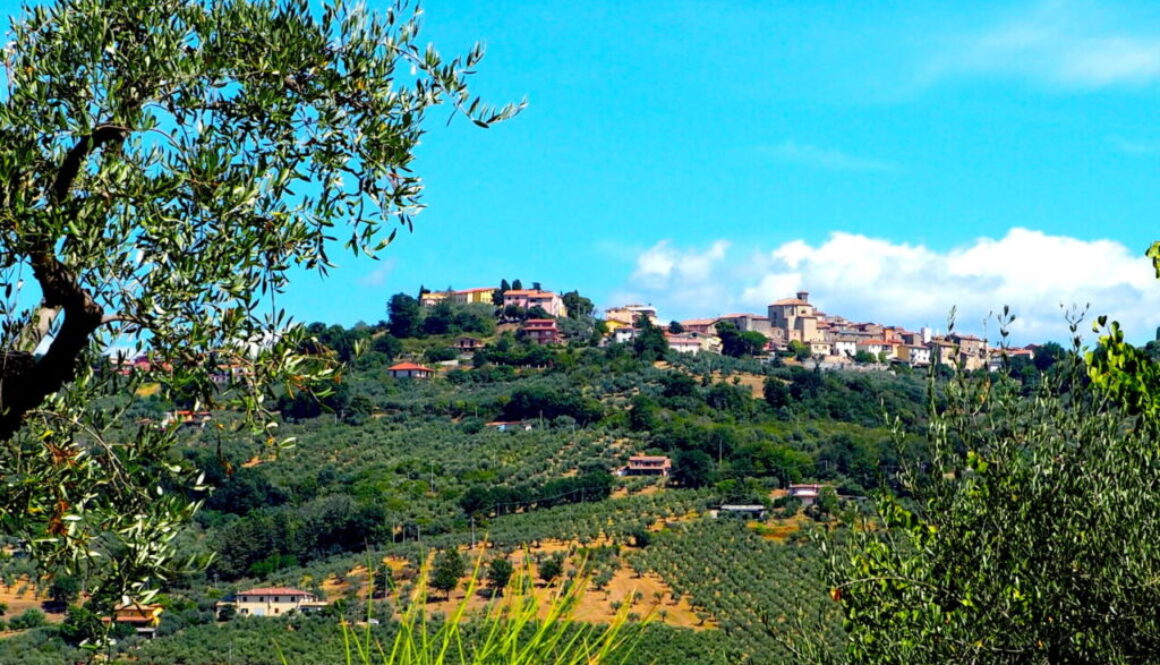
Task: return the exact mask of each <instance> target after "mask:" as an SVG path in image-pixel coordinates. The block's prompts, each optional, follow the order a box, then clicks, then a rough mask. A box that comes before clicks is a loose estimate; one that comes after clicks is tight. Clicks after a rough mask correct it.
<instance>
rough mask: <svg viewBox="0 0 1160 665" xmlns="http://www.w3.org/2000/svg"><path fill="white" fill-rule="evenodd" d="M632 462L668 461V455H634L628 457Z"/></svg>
mask: <svg viewBox="0 0 1160 665" xmlns="http://www.w3.org/2000/svg"><path fill="white" fill-rule="evenodd" d="M628 461H630V462H667V461H669V458H668V457H665V456H664V455H633V456H632V457H629V458H628Z"/></svg>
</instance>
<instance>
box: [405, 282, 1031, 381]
mask: <svg viewBox="0 0 1160 665" xmlns="http://www.w3.org/2000/svg"><path fill="white" fill-rule="evenodd" d="M505 285H506V282H505ZM570 295H571V296H572V298H573V299H579V300H581V301H583V302H584V303H586V304H588V305H589V307H587V308H586V309H588V310H591V307H590V301H587V299H584V298H581V297H580V296H579V295H578V294H577V293H576V292H571V294H570ZM419 303H420V304H421V305H422V306H424V307H436V306H438V305H440V304H441V303H456V304H483V305H493V306H495V307H497V308H498V310H499V316H500V318H501V320H504V321H507V322H508V323H516V324H517V327H516V330H517V332H518V334H519V335H520V336H521V337H522V338H523V339H524V340H525V341H528V342H529V343H533V344H543V345H552V344H564V343H567V342H569V341H573V340H574V339H575V335H570V334H569V332H568V331H567V330H565V326H563V325H561V323H560V322H561V320H564V319H568V318H577V316H578V315H579V316H590V315H592V314H594V313H595V312H594V311H585V312H582V313H577V312H569V310H568V307H567V305H566V303H565V298H564V296H562V295H561V294H558V293H555V292H553V291H547V290H543V289H541V288H539V285H538V284H537V285H536V288H532V289H522V288H505V286H501V287H500V288H493V287H480V288H472V289H465V290H451V289H448V290H445V291H424V292H422V293H421V295H420V297H419ZM646 322H647V323H646ZM644 326H653V327H658V328H661V329H662V330H663V332H664V338H665V341H666V342H667V343H668V347H669V348H670V349H672V350H674V351H678V352H681V353H692V354H696V353H719V354H720V353H725V354H727V355H741V354H739V353H731V352H730V349H728V348H726V346H727V342H726V340H729V339H730V338H736V337H741V338H743V339H744V340H745V343H744V344H742V345H741V348H742V349H747V350H749V351H751V353H747V354H745V355H752V356H754V357H763V358H774V357H792V358H796V359H797V360H799V361H812V362H814V363H816V364H817V366H819V367H820V368H822V369H848V368H866V369H884V368H887V367H889V366H891V365H894V364H905V365H909V366H911V367H929V366H930V365H932V364H937V365H948V366H950V365H955V366H960V367H962V368H964V369H966V370H978V369H995V368H996V367H997V366H998V365H999V364H1000V363H1001V359H1002V356H1003V354H1004V353H1005V354H1006V356H1007V357H1009V358H1015V357H1023V358H1026V359H1027V360H1031V359H1033V357H1034V354H1035V350H1034V346H1029V347H1026V348H1008V349H1003V350H1000V349H998V348H993V347H990V346H988V344H987V340H986V339H983V338H980V337H978V336H976V335H971V334H963V333H958V332H952V333H950V334H946V335H941V334H935V333H934V332H933V331H932V330H931V329H930V328H925V327H924V328H922V329H920V330H918V331H913V330H907V329H906V328H904V327H901V326H896V325H888V324H881V323H872V322H857V321H851V320H849V319H846V318H845V317H843V316H840V315H834V314H827V313H826V312H823V311H821V310H819V309H818V308H817V307H816V306H815V305H814V304H813V303H811V302H810V294H809V292H807V291H798V292H797V293H796V294H794V296H793V297H789V298H782V299H780V300H776V301H774V302H772V303H770V304H769V306H768V307H767V309H766V313H765V314H756V313H734V314H725V315H721V316H713V317H706V318H694V319H685V320H681V321H676V320H674V321H671V322H669V323H664V320H663V319H662V318H661V317H660V315H659V314H658V312H657V309H656V308H655V307H653V306H651V305H642V304H624V305H619V306H616V307H610V308H608V309H605V310H604V313H603V318H602V319H599V320H597V326H596V329H597V331H598V335H599V339H598V341H597V343H598V345H601V346H603V345H607V344H611V343H630V342H632V341H633V340H634V339H636V338H637V336H639V335H640V334H641V333H642V330H643V329H644ZM758 336H759V337H758ZM476 344H478V345H480V346H482V343H481V342H478V341H477V340H472V339H471V338H465V339H463V340H461V341H460V347H461V348H460V350H463V351H471V350H473V349H472V348H470V347H472V346H473V345H476Z"/></svg>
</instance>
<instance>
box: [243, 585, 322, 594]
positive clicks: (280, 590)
mask: <svg viewBox="0 0 1160 665" xmlns="http://www.w3.org/2000/svg"><path fill="white" fill-rule="evenodd" d="M237 595H239V596H313V595H314V594H312V593H310V592H309V591H303V590H301V589H292V588H290V587H286V586H271V587H259V588H257V589H250V590H249V591H239V592H238V594H237Z"/></svg>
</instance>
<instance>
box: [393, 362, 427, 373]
mask: <svg viewBox="0 0 1160 665" xmlns="http://www.w3.org/2000/svg"><path fill="white" fill-rule="evenodd" d="M387 369H388V370H389V371H392V372H406V371H412V372H434V371H435V370H433V369H431V368H430V367H424V366H422V365H416V364H415V363H399V364H398V365H391V366H390V367H388V368H387Z"/></svg>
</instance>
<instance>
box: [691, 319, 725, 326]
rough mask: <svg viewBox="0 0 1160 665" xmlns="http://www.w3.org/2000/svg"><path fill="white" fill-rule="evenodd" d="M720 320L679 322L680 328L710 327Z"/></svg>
mask: <svg viewBox="0 0 1160 665" xmlns="http://www.w3.org/2000/svg"><path fill="white" fill-rule="evenodd" d="M719 320H720V319H685V320H684V321H681V325H682V326H711V325H713V324H714V323H716V322H717V321H719Z"/></svg>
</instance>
